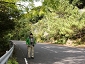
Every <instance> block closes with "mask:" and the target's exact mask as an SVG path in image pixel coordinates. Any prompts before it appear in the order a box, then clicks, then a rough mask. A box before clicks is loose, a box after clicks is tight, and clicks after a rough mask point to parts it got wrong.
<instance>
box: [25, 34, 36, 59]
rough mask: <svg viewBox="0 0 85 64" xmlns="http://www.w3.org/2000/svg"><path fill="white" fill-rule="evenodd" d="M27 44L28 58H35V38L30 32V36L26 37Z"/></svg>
mask: <svg viewBox="0 0 85 64" xmlns="http://www.w3.org/2000/svg"><path fill="white" fill-rule="evenodd" d="M26 45H27V47H28V58H32V59H34V45H35V39H34V37H33V34H32V33H30V35H29V37H28V38H27V39H26Z"/></svg>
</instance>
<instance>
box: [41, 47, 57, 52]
mask: <svg viewBox="0 0 85 64" xmlns="http://www.w3.org/2000/svg"><path fill="white" fill-rule="evenodd" d="M41 48H43V49H45V50H48V51H51V52H54V53H58V52H57V51H54V50H51V49H49V48H45V47H41Z"/></svg>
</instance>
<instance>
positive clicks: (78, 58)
mask: <svg viewBox="0 0 85 64" xmlns="http://www.w3.org/2000/svg"><path fill="white" fill-rule="evenodd" d="M13 42H14V43H15V56H16V58H17V60H18V62H19V64H26V60H27V62H28V63H27V64H85V48H72V47H66V46H59V45H54V44H46V43H44V44H36V45H35V58H34V59H28V58H27V47H26V44H25V41H13Z"/></svg>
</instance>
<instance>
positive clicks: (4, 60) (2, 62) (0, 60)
mask: <svg viewBox="0 0 85 64" xmlns="http://www.w3.org/2000/svg"><path fill="white" fill-rule="evenodd" d="M13 50H14V45H12V47H11V48H10V50H9V51H6V53H5V54H4V55H3V56H2V57H0V64H5V63H7V61H8V59H9V57H10V56H11V55H12V52H13Z"/></svg>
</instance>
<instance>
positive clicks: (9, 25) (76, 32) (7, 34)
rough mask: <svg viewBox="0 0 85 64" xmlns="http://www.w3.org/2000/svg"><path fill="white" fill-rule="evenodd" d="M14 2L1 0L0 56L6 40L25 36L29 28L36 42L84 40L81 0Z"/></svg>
mask: <svg viewBox="0 0 85 64" xmlns="http://www.w3.org/2000/svg"><path fill="white" fill-rule="evenodd" d="M24 1H25V0H24ZM26 1H27V0H26ZM17 2H18V0H13V1H11V0H1V1H0V34H1V35H0V44H1V45H0V56H2V55H3V54H4V53H5V51H6V50H8V49H9V46H8V45H9V42H8V41H9V40H11V39H12V40H26V38H27V37H28V35H29V33H30V32H32V33H33V34H34V36H35V37H36V41H37V42H50V43H55V44H68V43H69V44H74V45H75V44H76V45H81V44H83V45H84V44H85V12H80V9H84V7H85V1H84V0H44V2H42V6H38V7H35V6H34V5H33V1H32V0H30V2H31V4H30V6H31V7H32V9H30V8H28V7H24V6H23V5H21V4H17V5H16V3H17ZM27 2H28V1H27ZM23 9H24V11H25V12H26V13H24V11H23Z"/></svg>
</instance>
